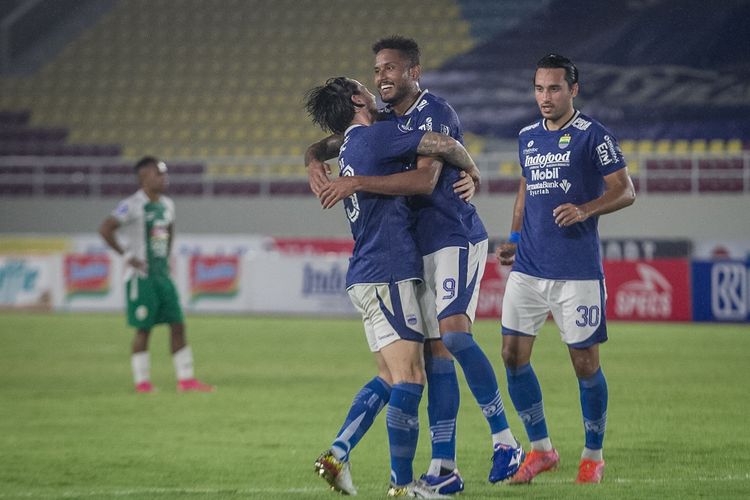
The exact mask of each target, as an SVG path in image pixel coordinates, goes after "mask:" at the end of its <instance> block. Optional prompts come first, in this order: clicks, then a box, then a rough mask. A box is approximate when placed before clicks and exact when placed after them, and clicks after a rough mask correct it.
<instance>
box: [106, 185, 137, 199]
mask: <svg viewBox="0 0 750 500" xmlns="http://www.w3.org/2000/svg"><path fill="white" fill-rule="evenodd" d="M137 190H138V186H137V185H136V184H135V183H134V182H132V183H130V182H103V183H102V184H101V187H100V193H101V195H102V196H117V197H120V198H122V197H125V196H130V195H131V194H133V193H135V192H136V191H137Z"/></svg>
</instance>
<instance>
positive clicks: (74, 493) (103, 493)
mask: <svg viewBox="0 0 750 500" xmlns="http://www.w3.org/2000/svg"><path fill="white" fill-rule="evenodd" d="M692 481H697V482H701V483H710V482H726V481H750V473H747V474H734V475H729V476H714V477H694V478H690V479H685V478H681V477H674V478H619V477H616V478H612V477H608V478H606V479H605V482H606V483H615V484H671V483H678V482H679V483H685V482H688V483H689V482H692ZM569 483H571V481H570V480H567V479H566V480H563V479H553V480H542V481H539V482H538V483H537V484H540V485H543V484H569ZM501 487H502V486H501ZM325 491H326V488H325V487H323V486H321V487H304V488H239V489H232V488H226V489H222V488H132V489H124V490H116V489H113V490H101V489H99V490H70V491H61V492H60V493H41V492H40V493H35V492H27V493H13V494H8V493H0V498H80V497H129V496H134V495H174V494H183V495H220V494H227V493H231V494H233V495H253V494H264V493H265V494H284V495H295V494H296V495H309V494H310V493H316V492H320V493H322V492H325Z"/></svg>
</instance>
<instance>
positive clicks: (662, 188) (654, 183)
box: [646, 177, 692, 193]
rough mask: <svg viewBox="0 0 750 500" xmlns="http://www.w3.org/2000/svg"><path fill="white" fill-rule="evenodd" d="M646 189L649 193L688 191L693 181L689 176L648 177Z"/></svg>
mask: <svg viewBox="0 0 750 500" xmlns="http://www.w3.org/2000/svg"><path fill="white" fill-rule="evenodd" d="M646 190H647V191H648V192H649V193H688V192H690V191H691V190H692V183H691V180H690V179H687V178H684V177H683V178H662V179H646Z"/></svg>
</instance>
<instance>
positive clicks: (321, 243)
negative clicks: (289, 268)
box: [273, 238, 354, 255]
mask: <svg viewBox="0 0 750 500" xmlns="http://www.w3.org/2000/svg"><path fill="white" fill-rule="evenodd" d="M273 249H274V250H276V251H278V252H281V253H284V254H288V255H299V254H344V255H351V253H352V250H353V249H354V241H353V240H352V239H351V238H274V239H273Z"/></svg>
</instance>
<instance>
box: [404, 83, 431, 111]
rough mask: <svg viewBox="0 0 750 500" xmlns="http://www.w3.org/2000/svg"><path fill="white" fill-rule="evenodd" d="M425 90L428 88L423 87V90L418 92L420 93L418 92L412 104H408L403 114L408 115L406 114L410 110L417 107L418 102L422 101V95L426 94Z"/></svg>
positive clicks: (427, 90)
mask: <svg viewBox="0 0 750 500" xmlns="http://www.w3.org/2000/svg"><path fill="white" fill-rule="evenodd" d="M427 92H429V89H424V90H423V91H422V92H421V93H420V94H419V95H418V96H417V98H416V99H415V100H414V103H413V104H412V105H411V106H409V109H407V110H406V111H405V112H404V115H408V114H411V112H412V111H414V110H415V109H416V107H417V106H418V105H419V103H420V102H422V98H423V97H424V96H425V94H426V93H427Z"/></svg>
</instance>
